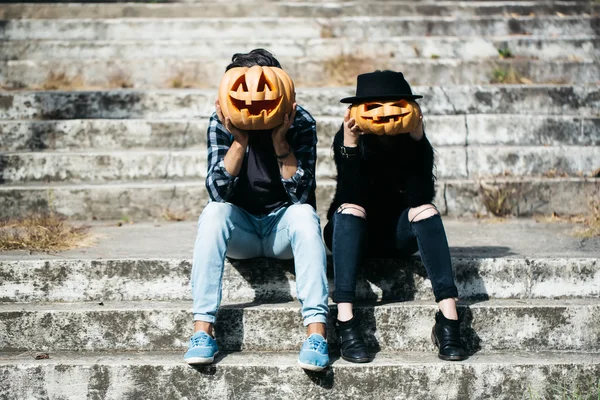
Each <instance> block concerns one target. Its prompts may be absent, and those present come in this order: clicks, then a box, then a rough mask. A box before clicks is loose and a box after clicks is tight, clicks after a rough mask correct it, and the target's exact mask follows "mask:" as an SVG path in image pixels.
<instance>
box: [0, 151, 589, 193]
mask: <svg viewBox="0 0 600 400" xmlns="http://www.w3.org/2000/svg"><path fill="white" fill-rule="evenodd" d="M436 152H437V153H436V156H437V163H436V167H437V170H436V172H437V173H436V176H437V177H438V178H440V179H446V178H454V179H457V178H458V179H460V178H466V177H467V168H468V165H467V152H466V149H465V148H464V147H455V146H450V147H438V148H437V149H436ZM547 153H549V152H547ZM584 154H585V153H584ZM543 156H547V157H548V158H549V159H548V160H544V162H545V163H547V164H550V165H552V154H551V153H549V154H542V155H540V156H538V157H543ZM580 156H581V151H579V152H575V153H574V154H572V155H571V157H573V158H575V159H576V160H579V157H580ZM563 159H565V157H561V160H563ZM566 160H568V161H571V160H570V158H568V157H567V158H566ZM572 163H573V162H572ZM481 164H482V162H481V161H480V163H479V164H478V165H477V166H476V167H477V171H484V173H486V172H485V171H486V170H485V168H486V166H485V165H481ZM0 165H1V166H2V169H1V170H0V181H2V182H4V183H27V182H63V183H67V182H83V183H87V184H91V183H101V182H113V181H121V182H126V181H127V182H131V181H140V180H156V179H170V180H196V181H197V180H203V179H204V178H205V177H206V171H207V161H206V150H205V149H204V148H201V149H200V148H197V149H190V150H186V151H168V150H167V151H164V150H162V151H161V150H151V151H148V150H144V151H126V152H117V151H111V152H85V153H82V152H68V153H65V152H56V153H54V152H53V153H50V152H34V153H32V152H27V153H5V154H3V155H0ZM504 165H506V163H505V164H504ZM583 165H584V166H585V169H584V170H585V171H586V172H587V171H590V170H592V169H593V168H594V166H595V164H591V161H589V162H588V163H583ZM560 166H562V164H561V165H560ZM491 168H492V167H489V169H491ZM496 168H497V166H496ZM544 171H546V170H544ZM567 171H568V172H571V171H572V170H567ZM537 173H540V172H539V171H538V172H537ZM316 175H317V177H319V178H335V177H336V175H337V171H336V167H335V163H334V160H333V155H332V151H331V149H329V148H327V147H325V148H320V149H318V162H317V168H316Z"/></svg>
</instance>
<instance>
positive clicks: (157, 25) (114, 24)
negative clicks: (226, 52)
mask: <svg viewBox="0 0 600 400" xmlns="http://www.w3.org/2000/svg"><path fill="white" fill-rule="evenodd" d="M355 15H356V14H355ZM265 26H268V27H269V29H264V27H265ZM597 28H598V18H597V17H590V16H587V17H586V16H582V15H577V16H564V17H558V16H534V17H531V16H527V17H522V16H519V17H511V18H507V17H504V16H493V17H466V18H455V17H389V16H386V17H362V16H352V17H339V18H331V19H328V18H264V17H263V18H214V19H204V18H195V19H194V18H186V19H168V18H161V19H144V18H132V19H126V18H124V19H118V20H111V19H107V20H101V19H86V20H56V19H55V20H52V19H48V20H35V19H31V20H27V19H24V20H8V21H7V22H6V23H5V24H4V26H3V29H2V31H0V39H4V40H8V39H10V40H31V39H44V40H47V39H54V40H133V39H135V40H157V39H164V40H166V39H181V38H185V39H187V40H191V39H200V38H202V39H207V38H219V37H220V38H244V37H253V36H255V35H256V33H257V32H260V37H262V38H285V37H294V38H319V37H323V36H325V35H326V36H333V37H346V36H350V37H361V38H371V37H380V38H381V37H390V36H402V35H404V34H406V32H410V33H411V35H413V36H504V35H548V36H551V35H557V36H564V35H595V34H597ZM324 32H326V33H324Z"/></svg>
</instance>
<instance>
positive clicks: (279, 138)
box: [271, 103, 296, 154]
mask: <svg viewBox="0 0 600 400" xmlns="http://www.w3.org/2000/svg"><path fill="white" fill-rule="evenodd" d="M295 117H296V103H294V104H292V111H291V112H290V113H289V114H285V115H284V116H283V123H282V124H281V125H279V126H276V127H275V128H273V132H271V139H273V146H274V147H275V150H276V152H277V149H278V148H280V147H281V146H282V145H285V143H284V142H286V135H287V132H288V130H289V129H290V127H291V126H292V124H293V123H294V118H295ZM278 154H279V153H278Z"/></svg>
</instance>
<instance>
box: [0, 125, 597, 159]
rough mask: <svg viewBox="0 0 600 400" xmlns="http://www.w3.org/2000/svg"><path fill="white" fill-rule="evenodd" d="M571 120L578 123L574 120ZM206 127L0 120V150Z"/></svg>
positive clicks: (181, 142) (112, 143) (154, 144)
mask: <svg viewBox="0 0 600 400" xmlns="http://www.w3.org/2000/svg"><path fill="white" fill-rule="evenodd" d="M573 123H574V124H577V123H576V122H574V121H573ZM566 124H568V122H567V123H566ZM573 126H574V125H573ZM207 128H208V119H206V118H203V119H199V120H162V121H161V120H103V119H92V120H81V119H77V120H63V121H31V120H21V121H0V150H1V151H23V150H31V151H40V150H77V149H79V150H85V149H95V150H99V149H103V150H126V149H132V148H133V149H135V148H173V149H186V148H189V147H195V146H200V147H203V148H204V147H205V146H206V130H207ZM594 132H595V130H594V131H592V132H591V134H592V135H594V134H595V133H594Z"/></svg>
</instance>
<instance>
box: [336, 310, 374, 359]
mask: <svg viewBox="0 0 600 400" xmlns="http://www.w3.org/2000/svg"><path fill="white" fill-rule="evenodd" d="M335 330H336V331H337V336H338V344H339V346H340V352H341V353H342V358H343V359H344V360H346V361H349V362H353V363H366V362H370V361H372V360H373V357H371V355H370V354H369V352H368V351H367V345H366V344H365V341H364V340H363V338H362V335H361V334H360V333H359V331H358V321H357V320H356V317H353V318H352V319H351V320H350V321H345V322H340V321H337V320H336V322H335Z"/></svg>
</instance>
